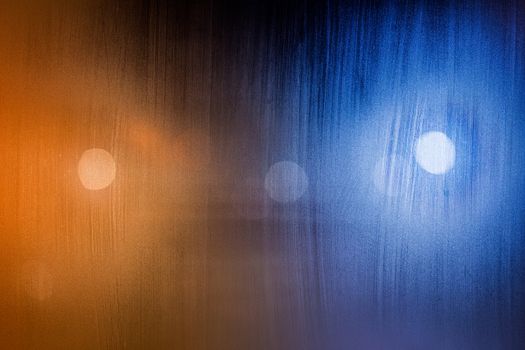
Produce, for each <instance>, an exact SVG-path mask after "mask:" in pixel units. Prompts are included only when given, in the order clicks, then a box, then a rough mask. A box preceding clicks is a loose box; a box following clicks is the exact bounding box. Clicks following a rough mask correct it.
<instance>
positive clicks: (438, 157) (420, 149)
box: [415, 131, 456, 175]
mask: <svg viewBox="0 0 525 350" xmlns="http://www.w3.org/2000/svg"><path fill="white" fill-rule="evenodd" d="M415 157H416V161H417V163H418V164H419V166H420V167H421V168H423V169H424V170H425V171H427V172H428V173H430V174H434V175H443V174H445V173H447V172H449V171H450V169H452V168H453V167H454V163H455V162H456V147H455V146H454V143H453V142H452V140H450V139H449V138H448V137H447V135H445V134H444V133H442V132H439V131H430V132H427V133H424V134H423V135H421V136H420V137H419V139H418V140H417V143H416V148H415Z"/></svg>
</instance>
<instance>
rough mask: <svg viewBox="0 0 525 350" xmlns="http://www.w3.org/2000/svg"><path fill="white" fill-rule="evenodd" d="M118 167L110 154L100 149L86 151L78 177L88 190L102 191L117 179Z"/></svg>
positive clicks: (79, 167)
mask: <svg viewBox="0 0 525 350" xmlns="http://www.w3.org/2000/svg"><path fill="white" fill-rule="evenodd" d="M115 173H116V165H115V161H114V160H113V157H112V156H111V154H109V152H107V151H106V150H103V149H100V148H92V149H89V150H87V151H85V152H84V153H83V154H82V157H80V161H79V162H78V177H79V178H80V181H81V182H82V185H83V186H84V187H85V188H87V189H88V190H92V191H95V190H101V189H103V188H106V187H108V186H109V185H111V183H112V182H113V180H114V179H115Z"/></svg>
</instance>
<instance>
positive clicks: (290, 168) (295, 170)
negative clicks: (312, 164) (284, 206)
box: [264, 161, 308, 203]
mask: <svg viewBox="0 0 525 350" xmlns="http://www.w3.org/2000/svg"><path fill="white" fill-rule="evenodd" d="M264 188H265V189H266V192H267V193H268V195H269V196H270V197H271V198H272V199H273V200H275V201H277V202H281V203H286V202H293V201H296V200H298V199H299V198H301V197H302V196H303V194H304V193H305V192H306V189H307V188H308V176H307V175H306V173H305V171H304V170H303V168H301V167H300V166H299V165H298V164H297V163H294V162H290V161H282V162H277V163H275V164H274V165H272V166H271V168H270V170H268V173H266V178H265V180H264Z"/></svg>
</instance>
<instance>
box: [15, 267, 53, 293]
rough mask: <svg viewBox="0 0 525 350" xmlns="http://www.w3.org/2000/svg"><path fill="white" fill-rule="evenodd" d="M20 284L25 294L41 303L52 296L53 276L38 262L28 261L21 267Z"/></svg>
mask: <svg viewBox="0 0 525 350" xmlns="http://www.w3.org/2000/svg"><path fill="white" fill-rule="evenodd" d="M22 282H23V285H24V289H25V291H26V292H27V294H28V295H29V296H30V297H32V298H34V299H37V300H40V301H43V300H46V299H48V298H49V297H51V295H52V294H53V276H52V275H51V273H50V272H49V269H48V268H47V266H46V265H44V264H42V263H40V262H38V261H33V260H31V261H28V262H26V263H25V264H24V266H23V267H22Z"/></svg>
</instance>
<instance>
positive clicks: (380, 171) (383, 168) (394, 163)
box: [373, 154, 408, 197]
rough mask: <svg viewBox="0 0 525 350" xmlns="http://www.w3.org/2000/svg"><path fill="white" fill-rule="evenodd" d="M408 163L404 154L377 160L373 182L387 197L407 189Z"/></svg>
mask: <svg viewBox="0 0 525 350" xmlns="http://www.w3.org/2000/svg"><path fill="white" fill-rule="evenodd" d="M407 172H408V163H407V161H406V160H405V158H403V157H402V156H400V155H398V154H394V155H392V156H390V157H383V158H381V159H380V160H378V161H377V163H376V165H375V168H374V173H373V182H374V186H375V188H376V189H377V190H378V191H379V192H381V193H382V194H384V195H386V196H387V197H395V196H397V195H398V194H399V193H400V192H402V191H403V190H405V187H406V181H405V180H406V177H407V176H406V175H407Z"/></svg>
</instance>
